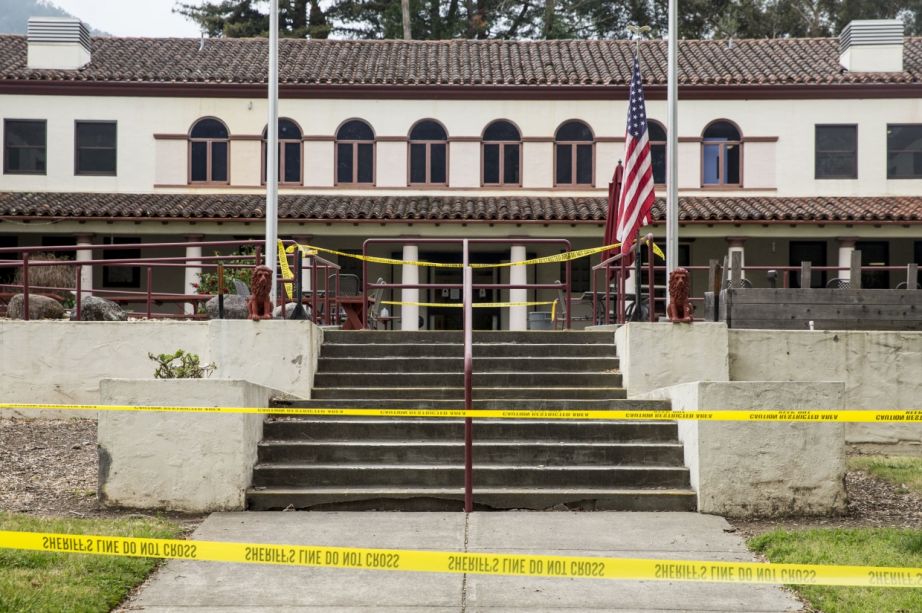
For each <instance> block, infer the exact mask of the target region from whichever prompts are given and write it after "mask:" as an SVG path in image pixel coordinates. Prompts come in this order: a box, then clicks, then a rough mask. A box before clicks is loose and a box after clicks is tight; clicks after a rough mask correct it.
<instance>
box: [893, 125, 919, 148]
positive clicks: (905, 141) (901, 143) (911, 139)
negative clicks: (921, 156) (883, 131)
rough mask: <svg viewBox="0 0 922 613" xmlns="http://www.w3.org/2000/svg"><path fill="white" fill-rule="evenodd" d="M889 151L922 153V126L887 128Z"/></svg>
mask: <svg viewBox="0 0 922 613" xmlns="http://www.w3.org/2000/svg"><path fill="white" fill-rule="evenodd" d="M887 150H888V151H907V150H912V151H922V124H920V125H903V126H887Z"/></svg>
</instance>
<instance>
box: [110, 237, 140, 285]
mask: <svg viewBox="0 0 922 613" xmlns="http://www.w3.org/2000/svg"><path fill="white" fill-rule="evenodd" d="M140 243H141V239H140V238H138V237H134V236H114V237H105V239H104V240H103V244H104V245H140ZM102 253H103V259H104V260H129V259H137V258H140V257H141V249H140V248H138V247H134V248H125V249H106V250H105V251H103V252H102ZM102 283H103V285H105V286H106V287H125V288H140V287H141V267H140V266H131V265H126V264H118V265H113V266H103V267H102Z"/></svg>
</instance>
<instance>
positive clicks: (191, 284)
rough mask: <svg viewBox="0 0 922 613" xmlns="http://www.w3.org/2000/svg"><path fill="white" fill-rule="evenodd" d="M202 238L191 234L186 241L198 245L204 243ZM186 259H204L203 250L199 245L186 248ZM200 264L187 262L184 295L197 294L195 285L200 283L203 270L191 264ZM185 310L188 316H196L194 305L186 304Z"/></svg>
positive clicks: (191, 261)
mask: <svg viewBox="0 0 922 613" xmlns="http://www.w3.org/2000/svg"><path fill="white" fill-rule="evenodd" d="M202 238H203V237H202V235H201V234H190V235H189V236H186V241H187V242H190V243H198V242H201V241H202ZM186 257H187V258H200V257H202V248H201V247H200V246H197V245H189V246H187V247H186ZM200 263H201V262H200V261H196V260H195V259H192V260H188V261H187V262H186V268H185V269H184V270H185V272H186V274H185V277H186V283H185V286H184V290H183V291H184V293H186V294H194V293H196V290H195V284H196V283H198V282H199V279H200V275H201V274H202V268H201V266H190V264H200ZM184 310H185V313H186V315H194V314H195V306H194V305H192V304H189V303H186V305H185V307H184Z"/></svg>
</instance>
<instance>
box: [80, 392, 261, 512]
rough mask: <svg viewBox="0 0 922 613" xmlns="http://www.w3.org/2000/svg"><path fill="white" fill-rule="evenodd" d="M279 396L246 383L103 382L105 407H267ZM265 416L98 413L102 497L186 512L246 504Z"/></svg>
mask: <svg viewBox="0 0 922 613" xmlns="http://www.w3.org/2000/svg"><path fill="white" fill-rule="evenodd" d="M273 393H276V392H275V391H274V390H271V389H269V388H267V387H263V386H260V385H254V384H252V383H249V382H246V381H233V380H218V379H172V380H156V379H143V380H139V379H134V380H130V379H115V380H112V379H108V380H103V381H102V382H101V384H100V398H99V400H100V402H101V403H102V404H128V405H139V406H143V405H155V404H164V405H168V404H178V405H187V406H202V407H216V406H250V407H265V406H268V402H269V398H270V396H271V395H272V394H273ZM264 418H265V415H245V414H232V415H220V414H195V413H140V412H130V411H125V412H110V411H100V412H99V419H98V438H97V445H98V451H99V484H98V494H99V500H100V501H101V502H102V503H103V504H105V505H107V506H112V507H125V508H138V509H165V510H171V511H185V512H196V513H200V512H210V511H230V510H241V509H244V508H245V503H246V500H245V494H246V488H247V487H249V485H250V482H251V480H252V475H253V465H254V464H255V462H256V448H257V443H258V442H259V440H260V439H261V438H262V431H263V420H264Z"/></svg>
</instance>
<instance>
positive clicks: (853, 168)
mask: <svg viewBox="0 0 922 613" xmlns="http://www.w3.org/2000/svg"><path fill="white" fill-rule="evenodd" d="M815 147H816V152H815V155H816V178H817V179H857V178H858V126H854V125H852V126H823V125H818V126H816V145H815Z"/></svg>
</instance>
